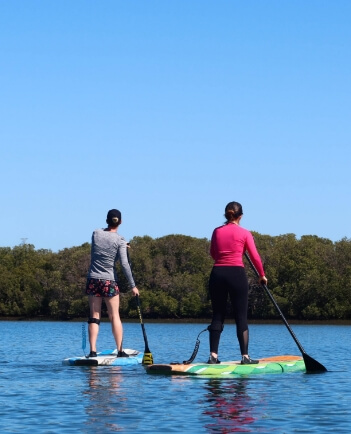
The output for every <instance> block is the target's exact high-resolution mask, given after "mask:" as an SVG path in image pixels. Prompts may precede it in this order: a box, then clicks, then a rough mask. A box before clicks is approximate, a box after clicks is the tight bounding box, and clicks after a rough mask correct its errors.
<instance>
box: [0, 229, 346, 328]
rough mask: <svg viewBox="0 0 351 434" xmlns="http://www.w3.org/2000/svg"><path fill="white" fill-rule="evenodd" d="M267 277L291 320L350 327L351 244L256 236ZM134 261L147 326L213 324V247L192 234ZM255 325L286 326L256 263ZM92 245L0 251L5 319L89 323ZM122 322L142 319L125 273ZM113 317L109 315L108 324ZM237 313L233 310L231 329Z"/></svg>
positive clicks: (138, 243) (139, 240)
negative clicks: (88, 279)
mask: <svg viewBox="0 0 351 434" xmlns="http://www.w3.org/2000/svg"><path fill="white" fill-rule="evenodd" d="M253 235H254V236H255V242H256V245H257V248H258V251H259V253H260V255H261V258H262V261H263V263H264V268H265V271H266V275H267V277H268V287H269V289H270V291H271V292H272V294H273V296H274V298H275V299H276V301H277V303H278V305H279V307H280V309H281V310H282V312H283V314H284V316H285V317H286V318H287V319H288V320H289V322H291V323H292V324H294V323H297V324H298V323H301V324H317V323H318V324H320V323H322V324H323V323H328V324H329V323H330V324H334V323H335V324H345V323H346V324H350V323H351V291H350V289H351V265H350V264H351V240H350V239H347V238H343V239H342V240H340V241H337V242H332V241H330V240H328V239H325V238H319V237H317V236H312V235H306V236H303V237H301V238H300V239H297V238H296V236H295V235H294V234H286V235H280V236H275V237H272V236H268V235H260V234H258V233H256V232H253ZM130 246H131V248H130V257H131V260H132V263H133V273H134V276H135V281H136V283H137V286H138V288H139V290H140V300H141V309H142V312H143V317H144V319H146V320H147V321H148V322H171V323H177V322H179V323H181V322H184V323H187V322H190V323H191V322H200V323H209V318H210V317H211V305H210V300H209V297H208V278H209V274H210V272H211V268H212V264H213V261H212V259H211V257H210V255H209V246H210V241H209V240H208V239H206V238H201V239H199V238H194V237H190V236H185V235H167V236H164V237H161V238H156V239H153V238H151V237H149V236H143V237H134V238H133V239H132V240H130ZM244 263H245V268H246V271H247V274H248V277H249V282H250V292H249V311H248V318H249V321H250V323H253V324H254V323H262V322H263V323H270V324H271V323H275V322H277V323H281V319H280V317H279V315H278V314H277V312H276V310H275V308H274V306H273V305H272V303H271V301H270V300H269V298H268V297H267V295H266V294H265V291H264V290H263V288H262V287H260V286H259V285H257V279H256V276H254V275H253V272H252V270H251V269H250V266H249V264H247V263H246V261H245V260H244ZM89 264H90V244H89V243H84V244H82V245H81V246H76V247H72V248H66V249H63V250H60V251H59V252H57V253H54V252H52V251H51V250H44V249H39V250H36V249H35V247H34V246H33V245H32V244H21V245H19V246H15V247H13V248H10V247H0V271H1V276H2V278H1V282H0V320H9V321H13V320H14V321H26V320H28V321H32V320H34V321H62V320H63V321H65V320H71V321H81V319H82V318H83V319H84V318H87V316H88V303H87V297H86V296H85V294H84V289H85V282H86V275H87V272H88V267H89ZM117 272H118V276H119V287H120V289H121V303H120V305H121V306H120V312H121V317H122V319H123V321H125V322H126V321H136V322H137V321H138V313H137V308H136V304H135V300H134V299H133V297H132V295H131V293H130V291H128V289H127V282H126V280H125V277H124V275H123V273H122V271H121V269H120V268H119V267H117ZM106 318H107V313H106V310H104V311H103V319H106ZM229 318H231V313H230V311H228V320H227V321H226V323H230V320H229Z"/></svg>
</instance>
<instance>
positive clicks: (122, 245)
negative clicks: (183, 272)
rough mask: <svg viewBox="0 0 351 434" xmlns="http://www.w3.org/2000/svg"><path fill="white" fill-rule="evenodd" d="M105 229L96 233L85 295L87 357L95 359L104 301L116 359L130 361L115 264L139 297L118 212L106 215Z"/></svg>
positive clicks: (112, 211) (94, 234)
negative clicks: (113, 340)
mask: <svg viewBox="0 0 351 434" xmlns="http://www.w3.org/2000/svg"><path fill="white" fill-rule="evenodd" d="M106 223H107V225H108V227H107V228H106V229H97V230H96V231H94V232H93V235H92V242H91V264H90V269H89V273H88V279H87V285H86V290H85V292H86V294H88V295H89V307H90V318H89V320H88V324H89V344H90V354H89V356H88V357H96V341H97V337H98V333H99V324H100V319H101V305H102V299H104V300H105V304H106V306H107V311H108V316H109V319H110V321H111V326H112V334H113V336H114V338H115V341H116V346H117V357H128V354H126V353H125V352H124V351H123V348H122V341H123V327H122V322H121V319H120V316H119V288H118V283H117V282H118V279H117V272H116V267H115V263H116V261H119V262H120V263H121V265H122V268H123V272H124V274H125V276H126V278H127V280H128V283H129V286H130V288H131V290H132V292H133V295H134V296H135V295H139V290H138V288H137V287H136V286H135V282H134V279H133V275H132V271H131V269H130V265H129V262H128V256H127V248H128V247H127V243H126V241H125V239H124V238H123V237H121V236H120V235H119V234H117V229H118V226H119V225H120V224H121V223H122V215H121V213H120V211H118V210H117V209H111V210H110V211H109V212H108V213H107V219H106Z"/></svg>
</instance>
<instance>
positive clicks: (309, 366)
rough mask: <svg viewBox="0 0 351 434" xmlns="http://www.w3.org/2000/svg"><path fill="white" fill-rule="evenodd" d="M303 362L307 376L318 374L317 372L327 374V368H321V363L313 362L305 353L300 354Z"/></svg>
mask: <svg viewBox="0 0 351 434" xmlns="http://www.w3.org/2000/svg"><path fill="white" fill-rule="evenodd" d="M302 356H303V360H304V362H305V366H306V372H307V373H309V374H313V373H319V372H327V371H328V370H327V368H326V367H325V366H323V365H322V364H321V363H319V362H317V360H314V359H313V358H312V357H311V356H309V355H308V354H306V353H303V354H302Z"/></svg>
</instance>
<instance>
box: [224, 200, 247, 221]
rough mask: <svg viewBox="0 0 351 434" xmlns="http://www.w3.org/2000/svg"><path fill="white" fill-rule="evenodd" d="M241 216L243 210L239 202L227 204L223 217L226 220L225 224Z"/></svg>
mask: <svg viewBox="0 0 351 434" xmlns="http://www.w3.org/2000/svg"><path fill="white" fill-rule="evenodd" d="M241 215H243V208H242V206H241V204H240V203H239V202H229V203H228V205H227V206H226V207H225V213H224V217H225V218H226V220H227V221H226V223H230V222H232V221H233V220H236V219H237V218H238V217H240V216H241Z"/></svg>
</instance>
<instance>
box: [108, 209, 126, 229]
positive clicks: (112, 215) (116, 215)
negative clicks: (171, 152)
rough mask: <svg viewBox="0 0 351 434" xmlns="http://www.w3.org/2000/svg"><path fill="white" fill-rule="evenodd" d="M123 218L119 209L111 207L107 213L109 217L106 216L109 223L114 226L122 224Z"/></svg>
mask: <svg viewBox="0 0 351 434" xmlns="http://www.w3.org/2000/svg"><path fill="white" fill-rule="evenodd" d="M121 220H122V214H121V211H118V209H110V211H109V212H108V213H107V217H106V222H107V224H109V225H111V226H114V225H117V224H120V223H121Z"/></svg>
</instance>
